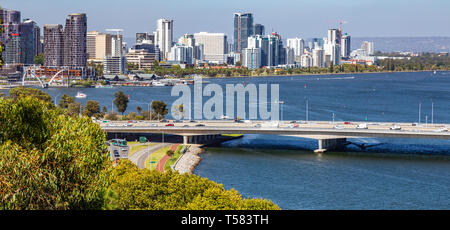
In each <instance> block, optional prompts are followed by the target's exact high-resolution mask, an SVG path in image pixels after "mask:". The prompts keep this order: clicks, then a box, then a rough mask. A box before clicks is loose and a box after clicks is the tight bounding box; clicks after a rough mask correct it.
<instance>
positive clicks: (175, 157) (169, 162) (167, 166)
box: [164, 145, 184, 171]
mask: <svg viewBox="0 0 450 230" xmlns="http://www.w3.org/2000/svg"><path fill="white" fill-rule="evenodd" d="M183 146H184V145H178V147H177V150H175V153H174V154H173V156H172V157H171V158H169V160H167V162H166V164H165V165H164V171H167V170H169V169H170V166H171V165H173V164H175V162H176V161H177V160H178V158H180V157H181V155H182V154H181V150H182V149H183Z"/></svg>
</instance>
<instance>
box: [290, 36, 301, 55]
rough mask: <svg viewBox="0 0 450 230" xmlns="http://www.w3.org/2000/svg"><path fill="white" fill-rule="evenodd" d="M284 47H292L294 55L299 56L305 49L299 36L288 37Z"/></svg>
mask: <svg viewBox="0 0 450 230" xmlns="http://www.w3.org/2000/svg"><path fill="white" fill-rule="evenodd" d="M286 47H288V48H291V49H293V50H294V55H295V56H301V55H303V52H304V49H305V41H304V40H303V39H301V38H288V39H287V44H286Z"/></svg>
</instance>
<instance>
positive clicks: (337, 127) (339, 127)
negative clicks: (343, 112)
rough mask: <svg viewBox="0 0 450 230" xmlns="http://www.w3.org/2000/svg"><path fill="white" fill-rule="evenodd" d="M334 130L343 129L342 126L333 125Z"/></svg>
mask: <svg viewBox="0 0 450 230" xmlns="http://www.w3.org/2000/svg"><path fill="white" fill-rule="evenodd" d="M334 128H335V129H344V126H342V125H335V126H334Z"/></svg>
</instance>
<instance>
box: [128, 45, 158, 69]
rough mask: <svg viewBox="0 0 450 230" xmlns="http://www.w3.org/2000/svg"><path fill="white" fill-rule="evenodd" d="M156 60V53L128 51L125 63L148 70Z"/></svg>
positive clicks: (138, 50) (140, 50) (144, 50)
mask: <svg viewBox="0 0 450 230" xmlns="http://www.w3.org/2000/svg"><path fill="white" fill-rule="evenodd" d="M155 60H158V59H157V53H156V52H155V53H149V52H148V51H147V50H146V49H129V50H128V53H127V54H126V61H127V63H130V64H134V65H137V66H138V68H139V69H150V68H152V67H153V64H154V63H155Z"/></svg>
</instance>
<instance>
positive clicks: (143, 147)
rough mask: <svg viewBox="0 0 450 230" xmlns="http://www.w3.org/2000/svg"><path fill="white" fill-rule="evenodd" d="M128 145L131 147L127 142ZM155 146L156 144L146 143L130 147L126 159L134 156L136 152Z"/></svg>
mask: <svg viewBox="0 0 450 230" xmlns="http://www.w3.org/2000/svg"><path fill="white" fill-rule="evenodd" d="M137 143H139V142H137ZM128 144H129V145H131V144H130V142H128ZM157 144H158V143H147V144H146V143H143V144H142V145H134V146H131V147H130V152H129V153H128V157H130V156H132V155H133V154H135V153H136V152H138V151H140V150H142V149H146V148H149V147H152V146H154V145H157Z"/></svg>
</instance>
